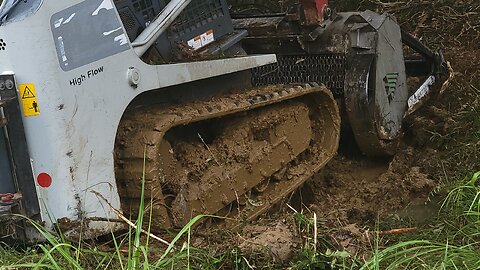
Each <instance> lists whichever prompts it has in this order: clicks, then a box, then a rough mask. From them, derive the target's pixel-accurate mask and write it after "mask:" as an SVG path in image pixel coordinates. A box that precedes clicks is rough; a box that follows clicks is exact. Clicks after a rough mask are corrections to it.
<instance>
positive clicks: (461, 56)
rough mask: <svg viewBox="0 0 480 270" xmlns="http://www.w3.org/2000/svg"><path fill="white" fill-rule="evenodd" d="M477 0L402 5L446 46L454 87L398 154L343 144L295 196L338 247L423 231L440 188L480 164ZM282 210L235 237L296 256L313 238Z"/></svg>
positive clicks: (408, 125) (419, 30) (361, 251)
mask: <svg viewBox="0 0 480 270" xmlns="http://www.w3.org/2000/svg"><path fill="white" fill-rule="evenodd" d="M367 2H368V1H367ZM467 2H469V1H467ZM472 3H473V2H472ZM472 3H470V4H468V3H463V4H456V5H455V6H454V7H452V8H453V9H454V10H455V11H456V12H457V13H455V12H453V11H452V10H453V9H451V10H450V9H449V8H450V7H448V5H441V6H438V7H437V8H436V9H433V10H428V9H423V10H422V9H420V8H421V7H423V8H424V7H425V5H427V6H428V3H426V2H424V1H419V2H418V3H416V2H409V5H413V6H414V7H413V8H419V9H417V10H415V9H412V10H409V11H405V10H403V9H399V10H398V12H399V16H398V17H399V21H400V22H401V24H402V26H403V27H404V28H406V29H407V30H408V31H409V32H411V33H413V34H414V35H417V36H419V37H423V40H424V42H425V43H427V44H429V45H430V46H433V47H437V48H442V50H443V51H444V52H445V57H446V59H447V60H448V61H449V62H450V64H451V68H452V70H451V71H453V73H452V76H451V77H450V78H449V80H448V85H445V86H446V87H443V88H442V89H437V91H438V92H437V94H436V95H435V97H434V98H433V99H432V100H430V101H429V102H428V103H427V104H425V105H424V106H423V108H421V109H420V110H419V111H417V112H416V113H414V114H413V115H411V116H409V117H408V118H407V119H406V120H405V122H404V133H405V135H404V138H403V140H402V143H401V145H400V147H399V149H398V152H397V154H396V155H395V156H394V157H392V158H391V159H383V160H372V159H368V158H366V157H363V156H361V155H358V153H356V151H349V150H348V149H346V150H345V149H343V150H342V151H340V152H339V154H338V155H337V156H336V157H335V158H334V159H333V160H332V161H331V162H330V163H329V164H328V165H327V166H326V167H325V169H323V170H322V171H321V172H320V173H318V174H317V175H316V176H315V177H313V178H312V179H311V180H310V181H308V182H307V184H306V185H305V186H304V187H303V188H302V189H300V190H299V191H297V194H296V195H295V196H293V197H292V198H290V200H289V201H287V203H289V205H291V206H292V208H293V209H295V210H297V211H302V212H303V213H305V215H306V216H309V217H311V216H312V214H313V213H315V214H316V215H317V217H318V219H319V220H321V222H320V223H321V224H323V225H324V227H323V234H324V236H326V237H327V238H328V239H327V240H328V241H329V242H331V243H333V244H334V245H335V248H337V249H339V250H347V251H349V252H350V254H353V255H356V256H357V258H361V257H368V252H369V251H371V250H372V248H373V247H372V246H371V245H372V239H369V235H370V234H369V233H368V232H369V231H385V230H390V229H396V228H398V227H397V226H406V225H410V226H411V227H413V228H414V230H417V229H418V230H421V229H422V226H428V221H429V220H431V218H432V217H434V216H436V215H437V213H438V211H439V208H440V205H441V198H442V194H437V191H438V190H439V188H441V187H442V186H444V185H446V184H447V183H448V181H449V179H451V178H457V179H461V178H462V177H463V176H464V175H465V173H466V172H472V171H474V170H478V169H479V168H480V161H479V160H480V159H479V154H480V149H479V148H480V143H479V141H478V138H479V137H480V136H478V135H479V134H480V118H479V117H478V111H477V110H478V108H479V107H480V106H478V105H479V104H477V103H478V100H480V99H479V96H480V91H479V83H478V82H477V81H476V78H478V75H479V72H480V71H479V70H478V67H479V66H480V49H479V47H478V44H475V43H474V42H473V43H472V40H475V38H477V39H476V40H478V31H477V30H475V29H476V28H472V27H473V26H475V25H476V26H477V27H478V18H473V17H469V16H470V15H468V14H470V13H468V10H469V9H474V7H477V8H478V6H479V5H478V4H474V3H473V4H472ZM390 7H391V8H392V9H394V8H398V6H395V5H391V6H390ZM385 9H387V10H386V11H390V12H392V10H388V8H385V7H383V9H381V11H385ZM449 10H450V11H449ZM377 11H378V10H377ZM393 13H395V9H394V10H393ZM462 14H464V15H462ZM456 16H460V17H456ZM408 20H410V21H408ZM442 25H443V26H442ZM468 25H471V26H472V27H468ZM442 27H443V28H442ZM442 29H443V30H442ZM453 33H456V35H453ZM457 34H458V35H457ZM475 138H476V139H477V141H475ZM344 148H345V147H344ZM352 152H353V154H352ZM282 211H283V212H282ZM282 211H281V212H280V214H278V213H277V214H276V215H273V216H272V215H271V216H266V217H265V219H264V220H261V221H259V223H260V224H262V225H253V226H247V227H245V228H244V230H243V231H241V232H240V233H238V234H235V235H234V238H235V241H236V242H237V243H238V244H240V247H241V248H242V249H244V250H245V251H249V252H251V251H252V250H254V251H255V252H257V253H261V251H265V250H267V251H268V254H273V255H274V257H275V258H277V259H278V260H279V261H283V262H285V261H288V260H289V259H291V258H292V256H294V254H295V253H296V252H298V250H299V247H300V246H301V245H302V243H304V242H305V239H304V238H301V237H299V236H300V235H302V231H301V230H302V229H301V227H300V226H299V224H298V221H296V220H294V219H292V218H291V216H292V214H293V213H294V212H293V210H292V209H291V208H289V207H285V206H284V207H282ZM407 229H408V228H407ZM288 249H290V250H288Z"/></svg>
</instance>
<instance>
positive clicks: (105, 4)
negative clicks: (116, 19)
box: [92, 0, 113, 16]
mask: <svg viewBox="0 0 480 270" xmlns="http://www.w3.org/2000/svg"><path fill="white" fill-rule="evenodd" d="M102 9H106V10H110V9H113V4H112V1H110V0H103V2H102V3H101V4H100V6H99V7H98V8H97V9H96V10H95V11H94V12H93V13H92V16H97V15H98V13H99V12H100V10H102Z"/></svg>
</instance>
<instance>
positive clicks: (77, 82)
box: [70, 66, 103, 86]
mask: <svg viewBox="0 0 480 270" xmlns="http://www.w3.org/2000/svg"><path fill="white" fill-rule="evenodd" d="M100 73H103V66H101V67H99V68H95V69H91V70H89V71H87V72H85V73H84V74H81V75H80V76H78V77H76V78H73V79H71V80H70V85H71V86H80V85H82V83H83V82H84V81H86V80H88V79H91V78H93V77H95V76H97V75H99V74H100Z"/></svg>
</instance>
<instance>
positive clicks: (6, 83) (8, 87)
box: [5, 79, 15, 90]
mask: <svg viewBox="0 0 480 270" xmlns="http://www.w3.org/2000/svg"><path fill="white" fill-rule="evenodd" d="M5 86H6V87H7V89H8V90H12V89H13V87H14V86H15V84H14V83H13V81H12V80H10V79H8V80H6V81H5Z"/></svg>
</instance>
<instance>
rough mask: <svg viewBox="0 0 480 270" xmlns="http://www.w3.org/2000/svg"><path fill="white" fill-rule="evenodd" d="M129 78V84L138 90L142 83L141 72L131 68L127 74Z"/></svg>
mask: <svg viewBox="0 0 480 270" xmlns="http://www.w3.org/2000/svg"><path fill="white" fill-rule="evenodd" d="M127 76H128V83H129V84H130V86H132V87H133V88H137V86H138V84H139V83H140V71H139V70H138V69H136V68H133V67H132V68H129V69H128V72H127Z"/></svg>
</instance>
